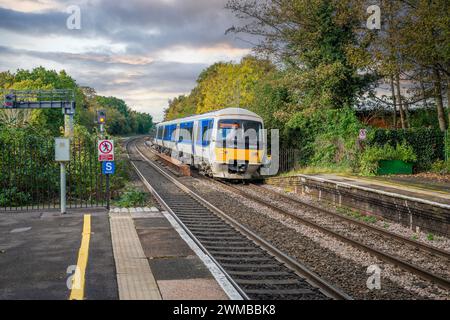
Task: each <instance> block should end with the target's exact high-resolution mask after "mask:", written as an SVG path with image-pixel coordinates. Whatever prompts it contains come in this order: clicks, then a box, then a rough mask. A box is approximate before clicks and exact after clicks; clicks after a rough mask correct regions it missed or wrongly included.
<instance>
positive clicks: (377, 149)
mask: <svg viewBox="0 0 450 320" xmlns="http://www.w3.org/2000/svg"><path fill="white" fill-rule="evenodd" d="M380 160H401V161H404V162H408V163H410V162H415V161H417V156H416V154H415V153H414V150H413V148H412V147H411V146H409V145H408V144H406V143H402V144H397V145H396V146H395V148H394V147H392V146H391V145H390V144H385V145H384V146H378V145H373V146H369V147H367V148H366V149H365V150H364V152H363V153H362V154H361V156H360V158H359V173H360V174H361V175H365V176H370V175H374V174H376V173H377V171H378V162H379V161H380Z"/></svg>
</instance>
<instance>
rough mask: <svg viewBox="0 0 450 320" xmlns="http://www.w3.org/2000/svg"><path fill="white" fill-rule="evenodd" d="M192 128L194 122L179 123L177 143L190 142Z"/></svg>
mask: <svg viewBox="0 0 450 320" xmlns="http://www.w3.org/2000/svg"><path fill="white" fill-rule="evenodd" d="M193 130H194V122H185V123H181V124H180V136H179V138H178V142H179V143H191V142H192V134H193Z"/></svg>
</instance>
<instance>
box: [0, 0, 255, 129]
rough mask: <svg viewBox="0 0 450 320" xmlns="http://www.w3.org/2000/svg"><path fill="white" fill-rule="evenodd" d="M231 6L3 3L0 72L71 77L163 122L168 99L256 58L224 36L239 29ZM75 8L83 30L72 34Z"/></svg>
mask: <svg viewBox="0 0 450 320" xmlns="http://www.w3.org/2000/svg"><path fill="white" fill-rule="evenodd" d="M226 1H227V0H0V35H1V36H0V71H5V70H10V71H13V72H14V71H16V69H18V68H24V69H31V68H34V67H36V66H40V65H41V66H44V67H46V68H50V69H55V70H58V71H59V70H61V69H65V70H66V71H67V72H68V73H69V74H70V75H72V76H73V77H74V78H75V79H76V80H77V82H78V84H79V85H83V86H90V87H93V88H95V89H96V90H97V93H98V94H101V95H107V96H109V95H113V96H116V97H119V98H121V99H124V100H125V101H126V102H127V104H128V105H129V106H130V107H132V108H133V109H135V110H138V111H143V112H148V113H150V114H151V115H152V116H153V117H154V118H155V120H156V121H160V120H161V119H162V115H163V109H164V108H166V107H167V101H168V99H170V98H173V97H175V96H177V95H179V94H182V93H188V92H189V91H190V90H191V89H192V88H193V86H194V85H195V80H196V78H197V76H198V74H199V73H200V71H201V70H202V69H204V68H205V67H207V66H208V65H210V64H212V63H214V62H216V61H221V60H225V61H230V60H233V61H237V60H239V59H240V58H241V57H242V56H244V55H246V54H248V53H249V52H250V50H249V44H248V43H246V42H244V41H242V40H239V39H237V38H236V37H235V36H234V35H225V30H227V29H228V28H229V27H231V26H232V25H236V24H239V22H238V21H236V19H235V18H234V16H233V13H232V12H229V11H228V10H225V9H224V6H225V4H226ZM71 5H76V6H78V7H79V8H80V12H81V29H68V28H67V20H68V18H69V17H70V13H67V11H68V7H70V6H71ZM69 21H70V22H73V21H74V20H69Z"/></svg>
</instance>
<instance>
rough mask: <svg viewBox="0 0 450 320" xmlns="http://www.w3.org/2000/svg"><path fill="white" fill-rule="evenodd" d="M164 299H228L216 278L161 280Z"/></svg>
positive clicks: (159, 284)
mask: <svg viewBox="0 0 450 320" xmlns="http://www.w3.org/2000/svg"><path fill="white" fill-rule="evenodd" d="M158 286H159V288H160V290H161V294H162V297H163V299H164V300H228V297H227V295H226V294H225V293H224V292H223V290H222V288H220V286H219V285H218V284H217V282H216V281H215V280H214V279H189V280H161V281H158Z"/></svg>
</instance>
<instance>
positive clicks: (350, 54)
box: [226, 0, 375, 109]
mask: <svg viewBox="0 0 450 320" xmlns="http://www.w3.org/2000/svg"><path fill="white" fill-rule="evenodd" d="M355 2H357V3H356V4H355ZM355 5H361V1H355V0H353V1H349V0H344V1H342V0H313V1H311V0H294V1H292V0H281V1H253V0H230V1H229V2H228V4H227V6H226V7H227V8H228V9H230V10H232V11H233V12H235V13H236V16H237V17H238V18H242V21H244V23H245V24H244V25H242V26H239V27H234V28H233V29H232V30H233V31H234V32H236V33H248V34H252V35H259V36H260V37H261V38H262V41H261V43H260V44H259V45H257V46H256V47H255V50H256V51H257V52H258V53H261V54H265V55H267V54H268V55H270V56H272V57H273V58H275V59H276V60H278V61H279V62H280V63H282V64H283V65H284V66H285V69H286V70H287V73H286V81H285V84H286V86H287V87H288V88H289V90H290V92H291V94H292V97H293V99H294V100H295V103H296V104H297V105H298V106H299V107H300V108H302V109H307V108H313V109H322V108H342V107H344V106H352V105H353V104H354V102H355V98H356V96H357V95H358V94H360V93H361V91H362V90H364V89H365V88H367V86H368V85H369V84H370V83H371V82H372V81H373V80H374V79H375V78H374V77H373V75H372V74H371V73H370V72H369V71H370V70H366V72H365V73H358V69H363V68H364V67H365V66H366V64H367V63H368V61H367V59H362V57H360V55H361V51H358V50H351V49H352V48H357V47H358V45H363V44H361V43H359V42H358V38H360V37H361V34H359V35H358V34H357V32H358V29H359V21H361V20H360V19H361V18H362V17H361V15H360V11H359V10H355V9H354V7H355ZM362 35H363V37H362V38H365V36H364V34H362ZM361 41H363V40H361Z"/></svg>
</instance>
